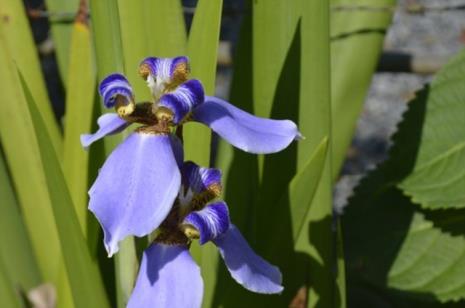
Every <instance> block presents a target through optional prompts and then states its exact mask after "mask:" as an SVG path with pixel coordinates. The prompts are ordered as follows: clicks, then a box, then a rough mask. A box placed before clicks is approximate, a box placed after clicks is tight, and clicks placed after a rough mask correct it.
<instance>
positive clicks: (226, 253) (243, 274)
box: [213, 224, 283, 294]
mask: <svg viewBox="0 0 465 308" xmlns="http://www.w3.org/2000/svg"><path fill="white" fill-rule="evenodd" d="M213 242H214V243H215V244H216V245H217V246H218V249H219V251H220V254H221V256H222V257H223V259H224V262H225V263H226V267H227V268H228V270H229V272H230V273H231V276H232V277H233V278H234V280H236V281H237V282H238V283H239V284H241V285H242V286H243V287H244V288H246V289H247V290H250V291H253V292H256V293H265V294H272V293H280V292H282V290H283V287H282V285H281V283H282V276H281V272H280V271H279V269H278V268H277V267H276V266H273V265H271V264H269V263H268V262H267V261H265V260H264V259H263V258H261V257H260V256H258V255H257V254H255V252H254V251H253V250H252V248H250V246H249V244H248V243H247V241H246V240H245V239H244V237H243V236H242V234H241V233H240V232H239V230H237V228H236V227H235V226H234V225H233V224H230V227H229V230H228V231H227V232H226V233H224V234H223V235H222V236H219V237H218V238H216V239H215V240H213Z"/></svg>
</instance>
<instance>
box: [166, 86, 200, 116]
mask: <svg viewBox="0 0 465 308" xmlns="http://www.w3.org/2000/svg"><path fill="white" fill-rule="evenodd" d="M204 99H205V94H204V91H203V86H202V84H201V83H200V81H198V80H197V79H191V80H189V81H186V82H184V83H183V84H181V85H180V86H178V87H177V88H176V90H174V91H173V92H169V93H167V94H164V95H163V96H162V97H161V98H160V106H163V107H166V108H169V109H170V110H171V111H172V112H173V114H174V119H173V122H174V123H175V124H177V123H179V122H180V121H181V120H182V119H184V117H185V116H186V115H187V114H188V113H189V112H191V111H192V109H193V108H194V107H196V106H198V105H200V104H201V103H203V101H204Z"/></svg>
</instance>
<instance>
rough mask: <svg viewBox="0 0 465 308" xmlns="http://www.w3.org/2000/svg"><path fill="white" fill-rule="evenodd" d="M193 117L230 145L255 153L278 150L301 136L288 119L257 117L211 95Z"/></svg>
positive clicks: (194, 111)
mask: <svg viewBox="0 0 465 308" xmlns="http://www.w3.org/2000/svg"><path fill="white" fill-rule="evenodd" d="M193 120H194V121H197V122H201V123H204V124H206V125H207V126H209V127H210V128H211V129H212V130H213V131H215V132H216V133H217V134H218V135H220V136H221V137H222V138H223V139H225V140H226V141H228V142H229V143H230V144H232V145H233V146H235V147H237V148H239V149H241V150H243V151H246V152H250V153H256V154H267V153H275V152H279V151H281V150H283V149H285V148H286V147H287V146H288V145H289V144H290V143H291V142H292V141H293V140H294V139H300V138H301V137H302V136H301V134H300V133H299V130H298V129H297V126H296V125H295V123H294V122H292V121H290V120H271V119H265V118H259V117H256V116H253V115H251V114H250V113H247V112H245V111H243V110H241V109H239V108H237V107H235V106H233V105H231V104H230V103H228V102H226V101H224V100H222V99H219V98H216V97H211V96H207V97H206V98H205V101H204V103H202V104H200V105H198V106H197V107H196V108H194V110H193Z"/></svg>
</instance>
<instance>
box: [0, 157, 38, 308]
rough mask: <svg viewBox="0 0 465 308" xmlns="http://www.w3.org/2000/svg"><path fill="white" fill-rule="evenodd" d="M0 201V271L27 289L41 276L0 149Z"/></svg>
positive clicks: (35, 283)
mask: <svg viewBox="0 0 465 308" xmlns="http://www.w3.org/2000/svg"><path fill="white" fill-rule="evenodd" d="M0 200H1V203H2V205H1V206H0V243H1V245H2V247H4V248H3V249H1V250H0V263H3V265H4V267H5V268H4V270H5V273H4V274H6V275H7V276H8V277H9V278H10V280H11V282H12V284H13V285H15V286H19V288H21V289H23V290H29V289H31V288H33V287H35V286H37V285H38V284H39V283H40V281H41V276H40V272H39V268H38V265H37V262H36V260H35V258H34V253H33V251H32V247H31V243H30V240H29V237H28V235H27V231H26V227H25V226H24V222H23V219H22V217H21V213H20V211H19V205H18V203H17V201H16V196H15V192H14V190H13V187H12V184H11V182H10V178H9V174H8V171H7V168H6V164H5V160H4V157H3V153H2V151H0ZM0 298H2V296H0ZM1 306H3V305H1ZM4 307H9V306H4Z"/></svg>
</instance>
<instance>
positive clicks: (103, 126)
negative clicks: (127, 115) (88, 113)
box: [81, 113, 131, 148]
mask: <svg viewBox="0 0 465 308" xmlns="http://www.w3.org/2000/svg"><path fill="white" fill-rule="evenodd" d="M97 124H98V126H99V128H98V130H97V131H96V132H95V133H93V134H84V135H81V144H82V146H83V147H84V148H88V147H89V146H90V145H91V144H92V143H94V142H95V141H97V140H99V139H101V138H103V137H105V136H108V135H113V134H116V133H119V132H121V131H123V130H124V129H125V128H126V127H128V126H129V125H130V124H131V123H128V122H126V121H125V120H123V119H122V118H120V117H119V116H118V115H117V114H116V113H107V114H104V115H102V116H100V117H99V118H98V120H97Z"/></svg>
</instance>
